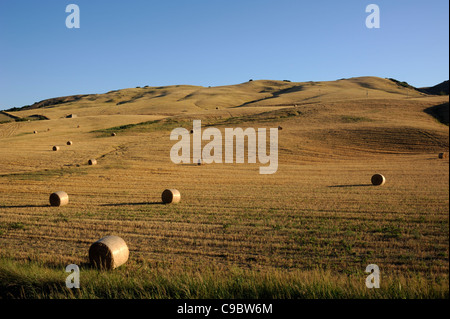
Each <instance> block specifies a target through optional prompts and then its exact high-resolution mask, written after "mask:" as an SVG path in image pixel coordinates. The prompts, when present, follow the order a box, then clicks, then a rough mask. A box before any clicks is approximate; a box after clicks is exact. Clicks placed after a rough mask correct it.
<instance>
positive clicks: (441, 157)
mask: <svg viewBox="0 0 450 319" xmlns="http://www.w3.org/2000/svg"><path fill="white" fill-rule="evenodd" d="M447 157H448V153H447V152H443V153H439V158H440V159H444V158H447Z"/></svg>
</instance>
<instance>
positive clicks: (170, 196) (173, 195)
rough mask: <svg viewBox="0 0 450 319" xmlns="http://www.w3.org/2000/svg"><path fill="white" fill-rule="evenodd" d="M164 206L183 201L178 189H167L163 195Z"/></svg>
mask: <svg viewBox="0 0 450 319" xmlns="http://www.w3.org/2000/svg"><path fill="white" fill-rule="evenodd" d="M161 199H162V201H163V203H164V204H172V203H179V202H180V200H181V195H180V192H179V191H178V190H176V189H166V190H164V192H163V193H162V195H161Z"/></svg>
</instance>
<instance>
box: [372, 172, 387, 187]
mask: <svg viewBox="0 0 450 319" xmlns="http://www.w3.org/2000/svg"><path fill="white" fill-rule="evenodd" d="M385 182H386V178H385V177H384V176H383V175H381V174H375V175H373V176H372V185H375V186H381V185H384V183H385Z"/></svg>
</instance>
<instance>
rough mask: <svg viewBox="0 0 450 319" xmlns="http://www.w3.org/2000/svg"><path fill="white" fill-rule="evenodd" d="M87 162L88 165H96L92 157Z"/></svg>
mask: <svg viewBox="0 0 450 319" xmlns="http://www.w3.org/2000/svg"><path fill="white" fill-rule="evenodd" d="M88 164H89V165H97V160H96V159H93V158H92V159H90V160H89V161H88Z"/></svg>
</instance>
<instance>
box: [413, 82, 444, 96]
mask: <svg viewBox="0 0 450 319" xmlns="http://www.w3.org/2000/svg"><path fill="white" fill-rule="evenodd" d="M419 91H420V92H423V93H426V94H432V95H448V94H449V91H450V90H449V81H444V82H442V83H439V84H437V85H435V86H432V87H425V88H420V89H419Z"/></svg>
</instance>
